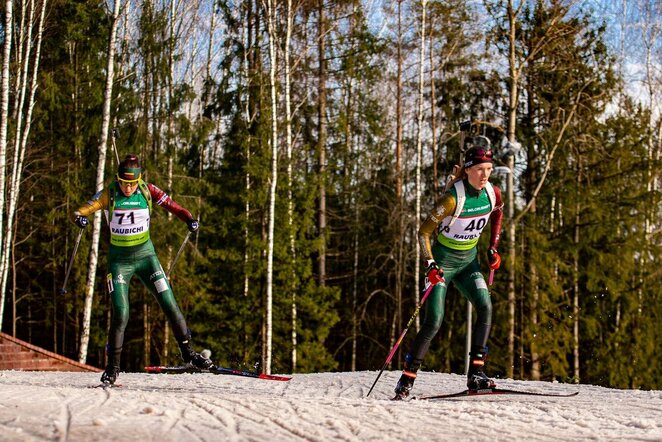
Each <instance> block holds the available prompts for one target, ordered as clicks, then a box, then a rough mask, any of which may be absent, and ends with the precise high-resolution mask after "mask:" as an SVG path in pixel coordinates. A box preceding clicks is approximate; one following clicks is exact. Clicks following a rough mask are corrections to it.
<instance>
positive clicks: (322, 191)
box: [317, 0, 326, 287]
mask: <svg viewBox="0 0 662 442" xmlns="http://www.w3.org/2000/svg"><path fill="white" fill-rule="evenodd" d="M317 9H318V13H319V23H318V25H317V51H318V55H317V56H318V60H319V72H318V75H319V78H318V81H319V83H318V85H317V94H318V98H317V106H318V108H317V118H318V121H317V125H318V129H317V130H318V133H317V136H318V140H317V151H318V155H319V158H318V161H319V164H318V167H319V170H318V173H319V212H318V220H317V223H318V224H317V227H318V230H319V239H320V243H319V244H320V245H319V258H318V262H317V273H318V275H317V276H318V284H319V286H320V287H324V286H326V58H325V53H326V44H325V40H326V19H325V16H324V0H318V7H317Z"/></svg>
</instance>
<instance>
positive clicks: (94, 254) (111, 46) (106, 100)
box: [78, 0, 122, 363]
mask: <svg viewBox="0 0 662 442" xmlns="http://www.w3.org/2000/svg"><path fill="white" fill-rule="evenodd" d="M121 3H122V2H121V0H115V4H114V7H113V16H112V23H111V27H110V38H109V40H108V64H107V68H106V72H107V76H106V89H105V92H104V96H103V114H102V122H101V139H100V140H99V159H98V161H97V177H96V183H95V189H96V191H97V192H100V191H101V190H102V189H103V180H104V175H105V171H106V153H107V143H108V130H109V128H110V104H111V100H112V96H113V80H114V72H115V71H114V69H115V63H114V61H115V39H116V38H117V24H118V23H119V16H120V11H121ZM100 236H101V211H98V212H96V213H95V214H94V222H93V223H92V244H91V246H90V257H89V264H88V268H87V282H86V285H85V307H84V309H83V327H82V329H81V334H80V348H79V351H78V361H79V362H81V363H85V362H86V361H87V350H88V345H89V342H90V321H91V318H92V300H93V299H94V281H95V279H96V272H97V263H98V260H99V257H98V254H99V238H100Z"/></svg>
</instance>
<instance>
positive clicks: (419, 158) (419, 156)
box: [414, 0, 428, 305]
mask: <svg viewBox="0 0 662 442" xmlns="http://www.w3.org/2000/svg"><path fill="white" fill-rule="evenodd" d="M427 3H428V1H427V0H421V53H420V66H419V71H418V128H417V129H416V139H417V141H416V215H415V216H416V221H415V224H414V225H415V232H414V237H415V238H417V240H416V241H414V243H415V248H414V256H415V257H416V262H415V264H414V292H415V293H416V305H418V302H419V290H418V287H419V284H420V281H419V278H420V271H421V244H420V242H419V241H418V229H419V228H420V227H421V193H422V192H421V167H422V164H423V98H424V97H423V91H424V86H425V85H424V79H425V75H424V74H425V20H426V12H427V11H426V10H427Z"/></svg>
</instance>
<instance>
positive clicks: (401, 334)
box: [365, 279, 443, 397]
mask: <svg viewBox="0 0 662 442" xmlns="http://www.w3.org/2000/svg"><path fill="white" fill-rule="evenodd" d="M442 281H443V279H442ZM440 282H441V281H439V282H437V284H439V283H440ZM437 284H430V285H429V287H428V288H427V289H426V290H425V293H424V294H423V298H422V299H421V303H420V304H418V307H416V310H414V314H413V315H412V317H411V319H409V322H408V323H407V326H406V327H405V329H404V330H402V333H400V337H399V338H398V340H397V341H396V342H395V345H394V346H393V348H392V349H391V352H390V353H389V354H388V357H387V358H386V362H384V365H382V369H381V370H379V374H378V375H377V378H376V379H375V382H373V383H372V387H370V391H368V394H366V395H365V397H368V396H370V393H372V389H373V388H375V385H376V384H377V381H378V380H379V378H380V377H381V376H382V373H384V370H385V369H386V367H387V366H388V364H389V363H390V362H391V359H393V355H395V351H396V350H397V349H398V347H399V346H400V343H401V342H402V340H403V339H404V337H405V335H406V334H407V331H408V330H409V327H411V325H412V324H413V323H414V320H415V319H416V316H418V312H419V311H420V310H421V307H423V303H424V302H425V300H426V299H428V296H429V295H430V293H432V289H433V288H434V286H436V285H437Z"/></svg>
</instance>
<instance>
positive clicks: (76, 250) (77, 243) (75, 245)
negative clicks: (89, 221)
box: [60, 227, 85, 295]
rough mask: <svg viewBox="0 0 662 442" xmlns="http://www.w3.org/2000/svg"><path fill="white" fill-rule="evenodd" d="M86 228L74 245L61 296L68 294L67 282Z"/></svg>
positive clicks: (79, 234)
mask: <svg viewBox="0 0 662 442" xmlns="http://www.w3.org/2000/svg"><path fill="white" fill-rule="evenodd" d="M84 230H85V229H84V228H82V227H81V228H80V231H79V232H78V237H77V238H76V243H75V244H74V251H73V253H72V254H71V259H70V260H69V266H68V267H67V273H66V275H65V276H64V282H63V283H62V288H61V289H60V294H61V295H64V294H65V293H67V281H69V274H71V268H72V267H73V266H74V258H75V257H76V253H77V252H78V245H79V244H80V238H81V237H82V236H83V231H84Z"/></svg>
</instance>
